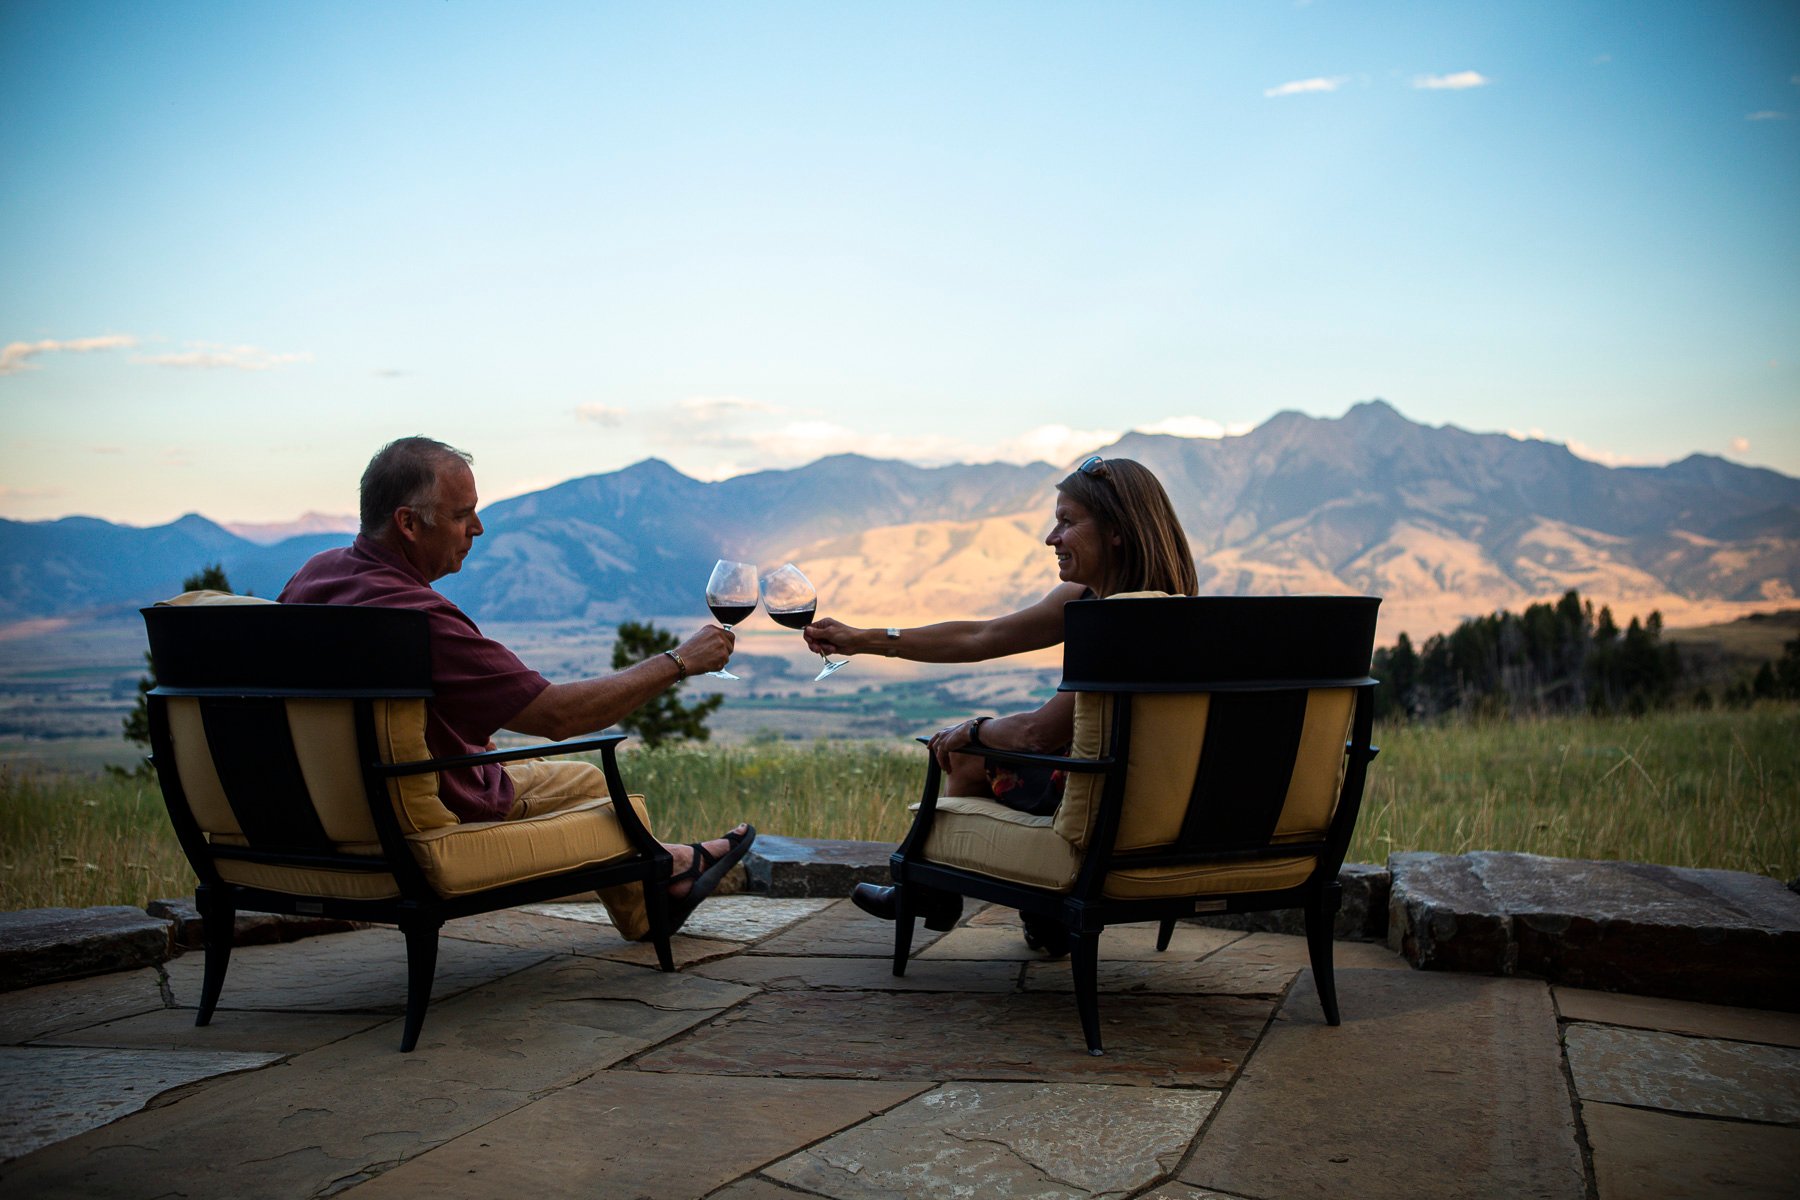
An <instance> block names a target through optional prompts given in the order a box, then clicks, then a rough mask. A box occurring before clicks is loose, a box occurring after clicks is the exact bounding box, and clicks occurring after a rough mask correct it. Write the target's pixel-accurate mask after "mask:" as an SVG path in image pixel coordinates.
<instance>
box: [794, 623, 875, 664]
mask: <svg viewBox="0 0 1800 1200" xmlns="http://www.w3.org/2000/svg"><path fill="white" fill-rule="evenodd" d="M800 632H801V633H802V634H804V635H805V637H806V648H807V649H808V650H811V651H812V652H813V653H814V654H842V655H846V656H848V655H851V654H855V653H856V650H855V648H854V647H852V646H851V645H850V642H851V641H852V640H853V639H854V638H855V637H856V636H857V635H858V634H860V633H863V632H865V631H864V630H861V629H857V628H854V627H853V626H850V625H846V624H844V623H843V622H842V621H838V620H834V619H833V618H831V617H820V618H819V619H818V620H816V621H814V622H813V623H812V624H811V625H808V626H807V627H806V628H805V629H803V630H801V631H800Z"/></svg>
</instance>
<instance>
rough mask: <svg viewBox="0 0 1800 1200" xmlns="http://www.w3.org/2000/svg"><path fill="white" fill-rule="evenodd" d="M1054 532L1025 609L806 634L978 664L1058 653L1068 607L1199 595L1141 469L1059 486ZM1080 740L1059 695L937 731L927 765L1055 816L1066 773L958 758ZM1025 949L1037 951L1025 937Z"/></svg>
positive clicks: (1169, 513) (936, 904) (1155, 487)
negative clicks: (1050, 584)
mask: <svg viewBox="0 0 1800 1200" xmlns="http://www.w3.org/2000/svg"><path fill="white" fill-rule="evenodd" d="M1056 493H1057V495H1056V510H1055V523H1054V524H1053V525H1052V526H1051V529H1050V533H1049V535H1048V536H1046V537H1045V538H1044V543H1045V545H1047V546H1049V547H1050V548H1051V549H1052V550H1054V551H1055V552H1056V571H1057V576H1058V578H1059V579H1061V580H1062V582H1061V583H1059V584H1058V585H1057V586H1056V587H1055V588H1054V589H1052V590H1051V592H1050V594H1049V595H1047V596H1045V597H1044V598H1043V599H1042V600H1040V601H1038V602H1037V603H1036V604H1034V605H1032V606H1031V607H1029V608H1026V609H1023V610H1021V611H1019V612H1016V613H1011V614H1009V615H1007V616H1004V617H995V618H994V619H992V620H989V621H947V622H943V623H941V624H937V625H926V626H923V627H921V628H917V629H907V630H896V629H889V630H887V631H885V633H880V632H877V631H874V630H867V629H854V628H851V627H850V626H847V625H842V624H840V623H839V622H837V621H833V620H830V619H829V618H827V619H825V620H821V621H817V622H815V623H813V624H812V625H809V626H807V629H806V638H807V643H808V644H809V645H810V646H811V647H812V648H813V649H814V650H821V651H823V650H830V651H832V652H835V653H838V654H856V653H859V652H863V651H868V650H872V649H876V648H880V649H883V650H885V651H887V653H889V654H890V655H891V656H894V657H899V658H909V659H913V660H915V661H919V662H978V661H981V660H983V659H987V658H993V657H997V656H999V655H1003V654H1017V653H1019V652H1021V651H1024V650H1037V649H1042V648H1043V647H1046V646H1054V645H1056V644H1058V643H1059V642H1061V641H1062V637H1063V630H1062V609H1063V605H1065V604H1067V603H1068V602H1069V601H1070V600H1078V599H1082V598H1086V597H1094V598H1099V599H1104V598H1105V597H1107V596H1116V595H1119V594H1121V593H1124V592H1147V591H1156V592H1167V593H1169V594H1171V595H1180V596H1191V595H1193V594H1194V593H1195V592H1196V591H1198V590H1199V584H1198V579H1197V577H1196V575H1195V571H1194V556H1193V554H1192V552H1191V551H1190V550H1189V549H1188V543H1187V535H1186V534H1185V533H1183V532H1182V528H1181V520H1180V518H1178V517H1177V516H1176V515H1175V509H1174V506H1173V505H1171V504H1170V503H1169V496H1168V493H1167V492H1165V491H1164V490H1163V486H1162V484H1161V483H1159V482H1158V481H1157V478H1156V476H1155V475H1152V474H1151V473H1150V472H1149V471H1148V470H1147V469H1145V468H1144V467H1143V466H1142V465H1141V464H1139V463H1136V462H1133V461H1132V460H1130V459H1127V458H1111V459H1104V458H1101V457H1099V456H1098V455H1096V456H1094V457H1093V458H1090V459H1088V460H1087V461H1086V462H1084V463H1082V464H1081V465H1080V466H1079V467H1077V468H1076V469H1075V470H1074V471H1073V472H1071V473H1070V474H1069V476H1068V477H1067V478H1065V479H1064V480H1063V481H1062V482H1061V483H1059V484H1057V485H1056ZM1074 728H1075V697H1074V695H1073V694H1072V693H1068V692H1058V693H1057V694H1056V695H1055V696H1053V697H1052V698H1051V699H1050V700H1049V702H1048V703H1046V704H1045V705H1044V706H1043V707H1042V708H1039V709H1036V710H1034V711H1032V712H1024V713H1014V714H1012V715H1011V716H1005V717H975V718H974V719H972V720H968V721H964V722H962V723H960V724H958V725H953V726H951V727H950V728H948V729H941V730H939V731H938V732H937V734H936V735H934V736H933V737H932V739H931V753H932V754H933V755H934V756H935V757H936V758H937V761H938V765H939V766H940V767H941V768H942V769H943V772H944V782H943V786H942V788H941V789H940V794H941V795H946V796H987V797H992V798H994V799H996V800H999V801H1000V802H1001V803H1003V804H1005V805H1007V806H1009V807H1012V808H1017V809H1021V810H1023V811H1026V812H1032V813H1049V812H1052V811H1054V810H1055V808H1056V805H1057V802H1058V801H1059V800H1060V799H1061V798H1062V782H1063V781H1062V778H1061V772H1049V771H1037V770H1029V769H1027V770H1020V769H1017V768H1011V767H990V766H988V765H987V762H986V760H984V759H983V758H981V757H980V756H979V755H975V754H968V753H964V752H963V751H964V749H965V748H966V747H968V746H969V745H970V744H971V743H974V742H976V741H977V739H979V742H980V744H981V745H983V746H990V747H994V748H996V749H1003V750H1027V751H1033V752H1037V753H1045V754H1062V753H1066V751H1067V748H1068V746H1069V742H1070V740H1071V738H1072V737H1073V736H1074ZM851 899H853V900H854V901H855V902H856V904H857V907H859V908H861V909H863V910H864V911H865V912H869V913H872V914H874V915H875V916H878V917H883V918H886V919H888V920H892V919H893V918H894V916H895V915H896V913H897V912H898V909H899V900H898V896H897V895H896V892H895V889H894V888H892V887H877V886H875V885H873V884H867V883H864V884H858V885H857V887H856V890H855V891H854V892H852V893H851ZM922 899H923V902H922V904H921V905H920V907H921V909H922V910H923V912H924V915H925V925H926V928H928V929H949V928H950V927H951V926H952V925H954V924H955V923H956V918H957V915H958V914H959V913H960V911H961V908H962V898H961V897H960V896H955V895H949V894H934V895H933V896H932V897H930V898H922ZM1026 940H1027V941H1030V942H1032V944H1033V945H1036V944H1037V939H1036V938H1035V937H1034V936H1033V932H1032V930H1031V929H1030V928H1027V931H1026Z"/></svg>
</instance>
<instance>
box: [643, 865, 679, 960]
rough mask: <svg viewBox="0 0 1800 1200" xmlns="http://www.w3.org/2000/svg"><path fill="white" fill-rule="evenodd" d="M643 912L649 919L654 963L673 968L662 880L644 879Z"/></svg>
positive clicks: (667, 910)
mask: <svg viewBox="0 0 1800 1200" xmlns="http://www.w3.org/2000/svg"><path fill="white" fill-rule="evenodd" d="M644 912H645V915H646V916H647V917H648V918H649V920H650V944H651V945H652V946H655V947H656V965H657V966H658V967H660V968H662V969H663V970H665V971H673V970H674V969H675V952H674V950H673V949H671V948H670V945H669V892H668V889H667V888H665V887H663V886H662V881H660V880H656V879H647V880H645V881H644Z"/></svg>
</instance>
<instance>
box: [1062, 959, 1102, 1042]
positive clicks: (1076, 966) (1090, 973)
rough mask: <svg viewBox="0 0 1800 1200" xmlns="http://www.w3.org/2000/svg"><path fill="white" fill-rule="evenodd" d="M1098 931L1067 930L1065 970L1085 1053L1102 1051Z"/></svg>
mask: <svg viewBox="0 0 1800 1200" xmlns="http://www.w3.org/2000/svg"><path fill="white" fill-rule="evenodd" d="M1099 967H1100V935H1099V933H1097V932H1095V933H1089V932H1085V931H1080V930H1070V931H1069V971H1070V974H1071V976H1072V982H1073V983H1074V986H1075V1011H1076V1012H1078V1013H1080V1014H1081V1032H1082V1034H1083V1035H1084V1036H1085V1037H1086V1038H1087V1047H1088V1053H1089V1054H1092V1055H1096V1056H1098V1055H1101V1054H1105V1053H1106V1051H1105V1050H1103V1049H1101V1047H1100V970H1099Z"/></svg>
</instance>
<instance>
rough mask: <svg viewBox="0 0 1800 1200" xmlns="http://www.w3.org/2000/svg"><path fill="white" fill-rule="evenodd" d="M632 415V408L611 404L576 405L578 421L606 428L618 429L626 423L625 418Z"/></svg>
mask: <svg viewBox="0 0 1800 1200" xmlns="http://www.w3.org/2000/svg"><path fill="white" fill-rule="evenodd" d="M630 415H631V410H629V409H624V408H615V407H614V406H613V405H610V404H578V405H576V406H575V419H576V420H577V421H586V422H588V423H589V424H591V425H599V426H601V427H602V428H604V429H617V428H618V427H619V426H620V425H623V424H624V423H625V418H626V417H629V416H630Z"/></svg>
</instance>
